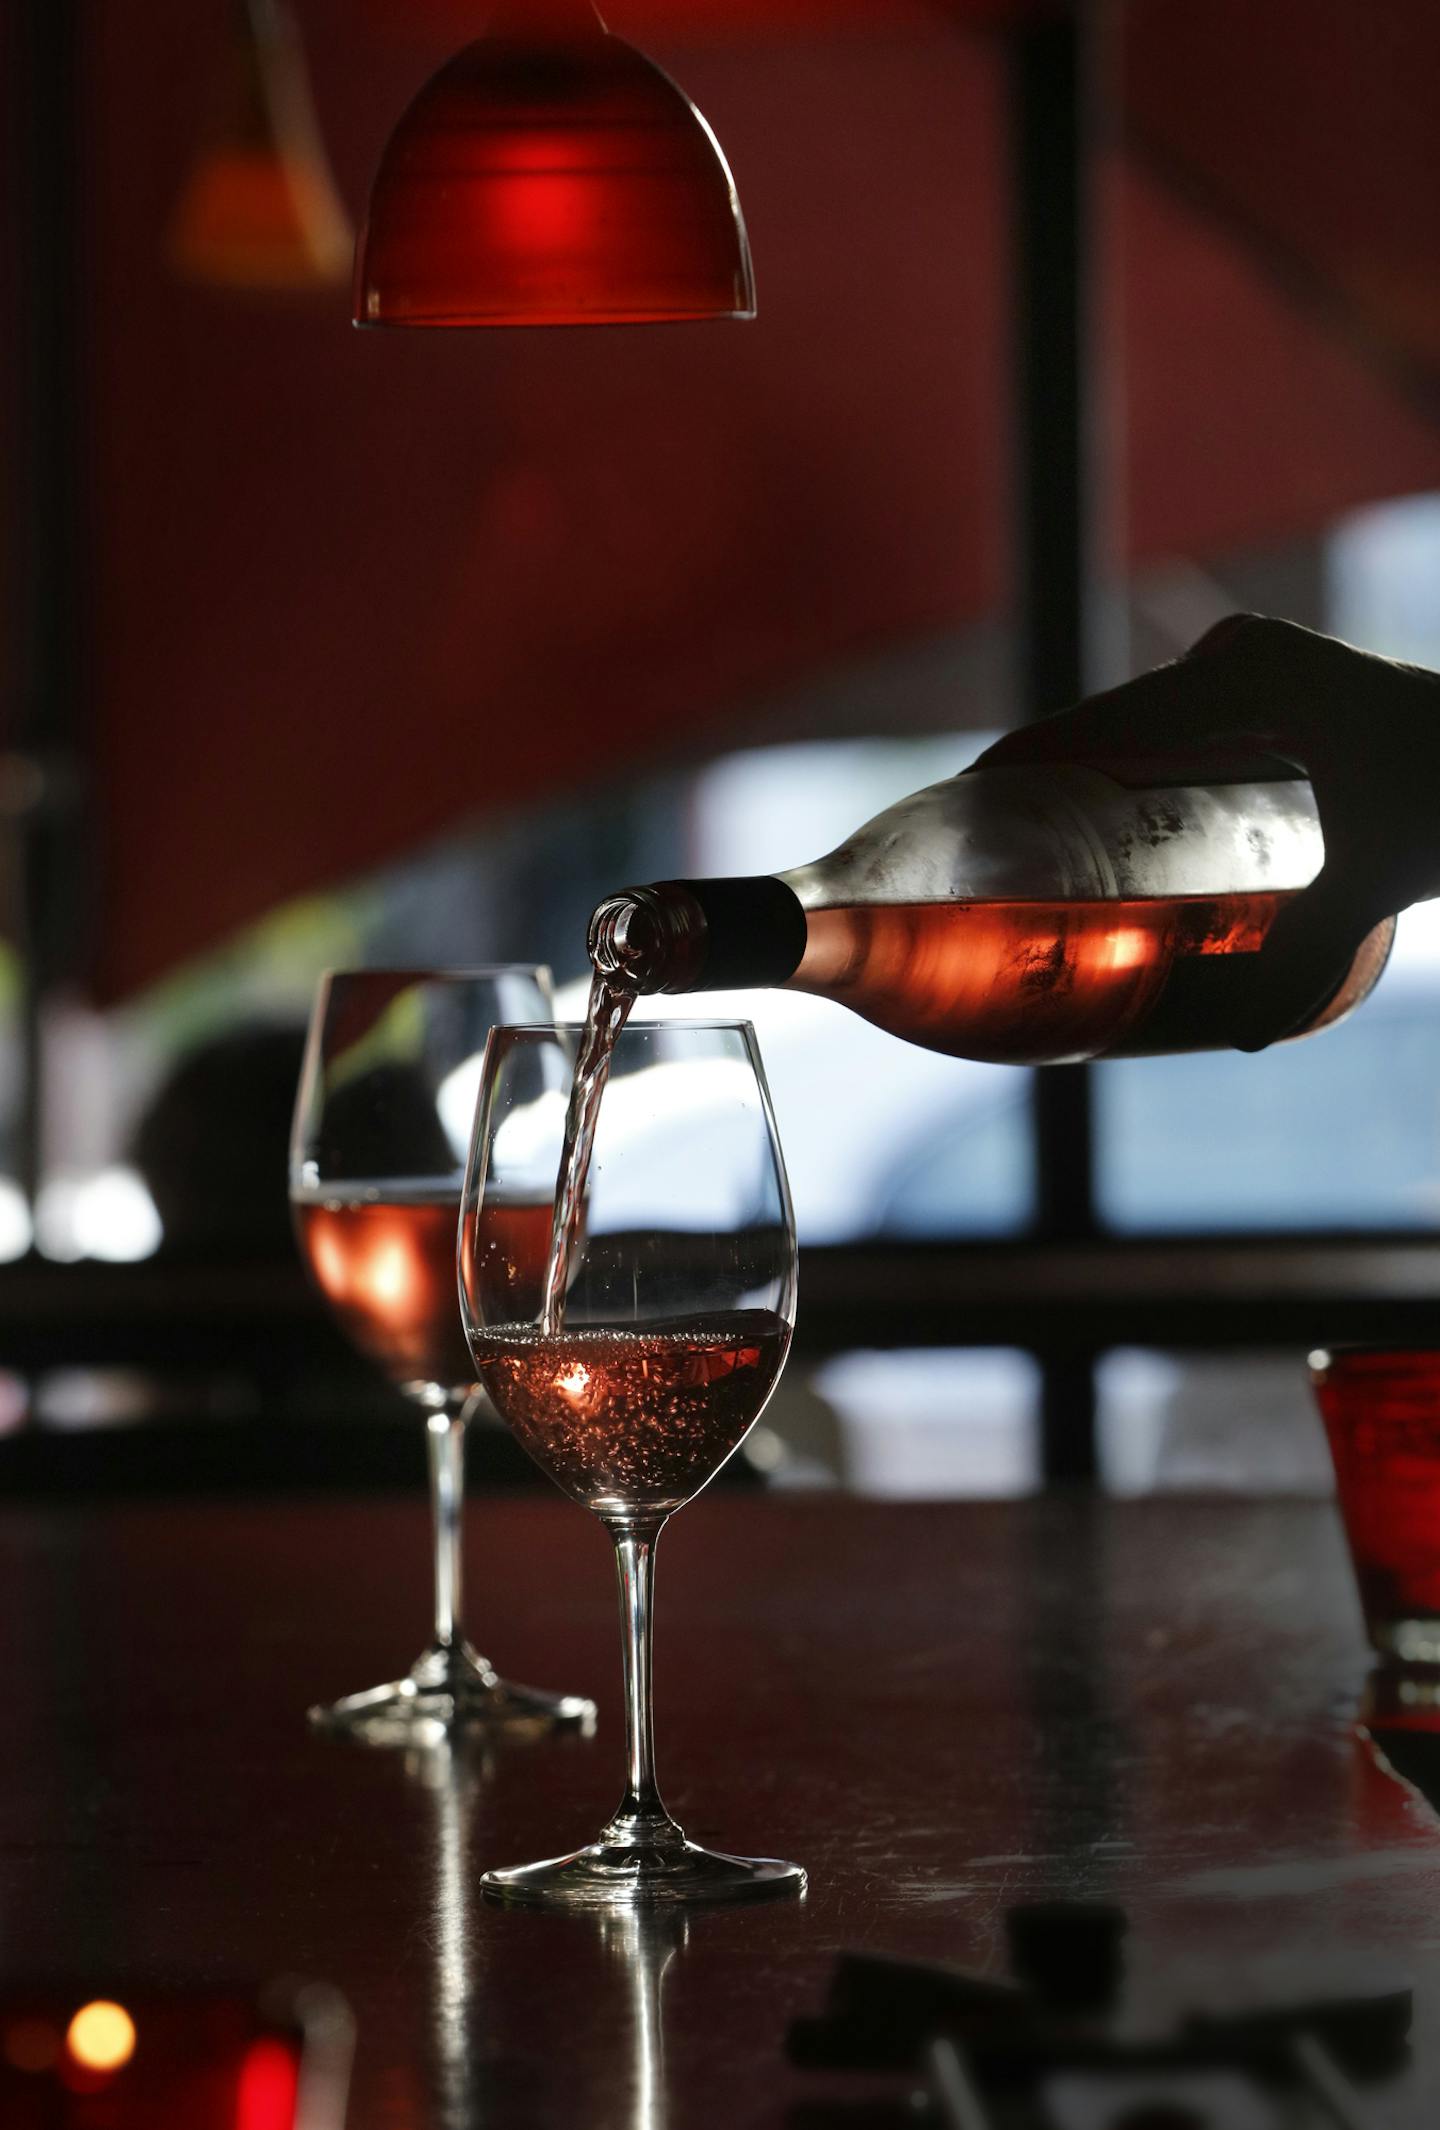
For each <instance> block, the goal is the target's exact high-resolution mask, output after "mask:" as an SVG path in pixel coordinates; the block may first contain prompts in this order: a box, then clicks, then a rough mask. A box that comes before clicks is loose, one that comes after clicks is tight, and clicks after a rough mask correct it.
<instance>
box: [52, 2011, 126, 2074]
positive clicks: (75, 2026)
mask: <svg viewBox="0 0 1440 2130" xmlns="http://www.w3.org/2000/svg"><path fill="white" fill-rule="evenodd" d="M65 2046H66V2048H67V2049H68V2050H69V2052H70V2054H71V2056H72V2057H73V2058H74V2060H75V2062H76V2063H78V2064H80V2065H81V2066H82V2067H83V2068H84V2069H85V2070H87V2071H120V2070H123V2069H124V2067H125V2065H126V2064H127V2063H129V2061H130V2059H131V2057H132V2056H133V2055H134V2054H135V2022H134V2020H133V2019H132V2018H131V2017H130V2014H129V2013H128V2012H127V2011H126V2009H125V2007H124V2005H123V2004H112V2003H110V2001H109V2000H108V1999H107V1998H103V1997H100V1998H96V2000H95V2002H94V2003H93V2004H83V2005H82V2006H81V2007H80V2009H79V2011H78V2012H77V2013H76V2014H75V2017H74V2018H73V2019H72V2020H71V2022H70V2024H69V2027H68V2028H67V2029H66V2033H65Z"/></svg>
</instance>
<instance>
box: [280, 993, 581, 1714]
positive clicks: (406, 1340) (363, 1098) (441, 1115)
mask: <svg viewBox="0 0 1440 2130" xmlns="http://www.w3.org/2000/svg"><path fill="white" fill-rule="evenodd" d="M552 1010H553V1009H552V1004H551V993H550V974H549V971H548V970H546V969H538V968H530V967H524V966H516V967H500V968H489V969H472V970H462V971H458V972H454V973H451V972H443V971H436V970H419V969H366V970H332V971H331V972H330V973H329V974H328V975H326V976H325V977H323V978H322V980H321V983H320V989H319V992H318V994H317V996H316V1000H315V1006H314V1010H313V1012H312V1014H311V1018H310V1034H309V1039H308V1041H307V1044H306V1048H305V1062H304V1066H303V1068H302V1071H301V1075H300V1089H299V1094H298V1096H297V1098H296V1105H295V1123H294V1130H293V1134H292V1138H291V1146H290V1203H291V1210H292V1213H293V1216H294V1221H295V1232H296V1236H297V1239H298V1241H299V1245H300V1253H301V1255H302V1257H303V1258H304V1259H305V1262H306V1265H307V1266H308V1268H309V1271H310V1274H311V1277H312V1278H313V1279H314V1281H315V1284H316V1286H317V1287H318V1288H319V1289H320V1292H321V1293H322V1294H323V1295H324V1297H325V1299H326V1301H327V1302H328V1303H329V1304H330V1307H331V1308H332V1309H333V1311H334V1313H335V1315H336V1317H337V1318H338V1319H339V1322H340V1325H341V1328H342V1329H343V1330H344V1331H345V1332H346V1334H347V1335H348V1337H349V1338H350V1339H351V1340H352V1341H353V1343H354V1344H355V1345H356V1346H358V1347H359V1349H360V1351H361V1352H362V1353H363V1354H365V1355H366V1356H367V1358H368V1359H370V1360H372V1361H373V1362H375V1364H376V1365H377V1367H379V1368H380V1369H381V1370H383V1372H384V1373H385V1374H386V1375H387V1376H388V1377H389V1378H390V1380H391V1382H392V1383H394V1384H395V1385H396V1387H397V1388H398V1389H399V1390H400V1391H401V1392H402V1393H403V1394H404V1396H405V1397H407V1398H409V1399H410V1400H411V1402H412V1403H413V1404H415V1405H417V1406H418V1407H419V1408H420V1410H421V1411H422V1412H423V1413H424V1414H425V1416H426V1437H425V1440H426V1447H427V1450H428V1452H429V1468H430V1501H431V1509H432V1513H433V1524H434V1547H435V1636H434V1640H433V1641H432V1642H431V1644H430V1646H429V1648H428V1649H426V1650H425V1651H424V1652H423V1653H422V1654H421V1655H420V1657H419V1658H417V1660H416V1662H415V1663H414V1665H412V1667H411V1669H410V1671H409V1673H408V1674H407V1676H406V1677H405V1678H403V1679H396V1680H392V1681H390V1682H388V1683H387V1684H386V1685H384V1686H375V1687H370V1688H367V1689H366V1690H365V1691H364V1692H362V1693H357V1694H348V1695H346V1697H345V1698H344V1699H343V1700H341V1701H336V1702H333V1703H330V1704H329V1705H327V1706H322V1707H318V1708H312V1709H311V1711H310V1717H311V1721H312V1722H314V1723H316V1724H319V1725H321V1726H323V1727H325V1728H328V1729H333V1730H342V1731H348V1732H351V1733H355V1734H357V1735H360V1736H362V1737H364V1738H367V1739H368V1740H370V1741H371V1742H372V1743H387V1742H390V1741H392V1740H394V1741H398V1742H405V1743H415V1742H417V1740H423V1739H424V1738H426V1737H430V1738H434V1737H437V1736H439V1735H443V1734H446V1733H448V1732H449V1731H451V1730H452V1729H459V1728H462V1727H465V1726H468V1725H480V1726H485V1727H492V1728H519V1729H527V1730H532V1731H534V1730H543V1729H546V1728H548V1727H549V1726H551V1725H553V1724H579V1725H583V1726H586V1727H588V1726H589V1725H590V1724H592V1723H593V1722H594V1719H595V1708H594V1703H593V1702H590V1701H586V1700H583V1699H581V1698H580V1697H579V1696H577V1695H573V1694H550V1693H542V1692H540V1691H539V1690H537V1689H535V1688H532V1687H525V1686H515V1685H512V1684H511V1683H510V1682H509V1681H508V1680H505V1679H501V1678H500V1677H499V1676H498V1674H497V1673H496V1672H495V1670H494V1668H493V1666H492V1665H491V1664H490V1663H489V1662H488V1661H487V1659H486V1658H484V1657H482V1656H480V1655H479V1654H478V1653H477V1651H476V1650H475V1649H473V1648H472V1647H471V1645H470V1643H469V1641H468V1640H467V1639H466V1636H465V1631H464V1628H463V1626H462V1624H461V1588H462V1578H461V1563H462V1549H463V1533H462V1513H461V1512H462V1508H463V1503H464V1489H465V1429H466V1423H467V1422H468V1421H469V1420H470V1419H471V1418H472V1417H473V1415H474V1413H475V1411H476V1409H477V1407H478V1406H480V1405H482V1404H483V1402H484V1394H483V1392H481V1391H480V1390H479V1389H478V1386H477V1384H476V1380H475V1370H474V1367H473V1366H472V1364H471V1360H470V1354H469V1351H468V1348H467V1347H466V1343H465V1338H464V1334H463V1331H462V1328H461V1323H460V1308H459V1301H458V1297H457V1294H456V1284H455V1236H456V1230H457V1226H458V1221H459V1212H460V1193H461V1185H462V1182H463V1180H464V1173H465V1152H466V1147H467V1144H468V1141H469V1134H470V1121H471V1118H472V1116H473V1114H474V1107H475V1096H476V1090H477V1087H478V1083H479V1077H480V1062H481V1055H482V1052H483V1050H484V1046H485V1038H486V1036H487V1035H488V1033H489V1031H490V1029H491V1027H492V1026H493V1024H494V1023H495V1022H496V1021H498V1020H502V1019H504V1018H505V1017H506V1016H507V1015H509V1016H510V1017H511V1018H524V1019H527V1020H533V1019H534V1018H535V1016H536V1015H537V1014H541V1015H543V1014H548V1013H550V1012H551V1011H552ZM551 1195H552V1193H551V1188H550V1187H548V1186H547V1188H546V1189H545V1190H544V1191H543V1192H541V1193H540V1194H539V1196H538V1197H537V1198H532V1199H530V1200H528V1201H526V1200H512V1201H511V1202H510V1203H508V1204H507V1205H506V1206H505V1207H504V1208H503V1209H502V1208H501V1207H499V1206H497V1207H496V1208H495V1211H494V1221H495V1223H496V1225H497V1229H498V1227H499V1226H500V1225H503V1226H504V1228H505V1232H506V1234H507V1236H508V1238H509V1249H510V1255H509V1259H508V1262H509V1264H510V1267H511V1278H512V1283H513V1291H514V1293H515V1296H516V1302H517V1306H519V1305H520V1304H521V1303H525V1304H527V1305H528V1303H529V1302H530V1300H531V1299H532V1298H533V1293H538V1291H539V1282H540V1279H541V1277H542V1275H543V1271H544V1265H545V1258H546V1250H547V1245H548V1239H549V1232H550V1206H551Z"/></svg>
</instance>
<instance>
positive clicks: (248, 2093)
mask: <svg viewBox="0 0 1440 2130" xmlns="http://www.w3.org/2000/svg"><path fill="white" fill-rule="evenodd" d="M299 2090H300V2066H299V2062H298V2060H297V2058H296V2055H295V2051H294V2050H293V2048H289V2047H287V2045H286V2044H285V2043H284V2042H283V2041H276V2040H274V2039H273V2038H272V2039H266V2040H262V2041H254V2042H252V2043H251V2044H250V2047H249V2048H248V2049H247V2050H246V2052H245V2059H244V2061H243V2063H242V2064H241V2066H240V2082H239V2086H238V2088H237V2092H236V2102H235V2130H295V2104H296V2100H297V2098H298V2096H299Z"/></svg>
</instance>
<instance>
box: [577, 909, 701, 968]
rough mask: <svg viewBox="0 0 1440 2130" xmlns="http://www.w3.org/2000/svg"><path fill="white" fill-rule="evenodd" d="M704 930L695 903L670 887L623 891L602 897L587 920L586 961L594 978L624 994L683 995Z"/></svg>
mask: <svg viewBox="0 0 1440 2130" xmlns="http://www.w3.org/2000/svg"><path fill="white" fill-rule="evenodd" d="M704 930H705V919H704V915H703V912H702V911H701V909H700V907H699V905H698V903H696V902H695V900H694V898H693V897H692V896H690V895H687V894H686V893H685V892H684V891H683V890H681V889H677V887H676V886H675V885H674V884H673V883H670V884H667V885H666V886H665V887H637V888H622V889H621V890H620V892H619V893H618V894H615V895H607V896H606V898H605V900H604V901H603V902H602V903H601V904H600V906H599V908H598V909H597V910H596V912H595V914H594V916H593V917H592V918H591V919H590V930H589V934H588V937H587V945H588V947H589V950H590V961H591V964H592V966H593V967H594V969H595V970H596V971H597V973H598V974H599V975H601V976H603V977H605V978H606V979H607V980H608V981H609V982H611V983H614V984H621V985H624V986H625V988H626V989H628V990H634V991H671V990H684V989H686V988H688V985H687V979H688V978H689V977H690V976H691V975H692V974H693V970H692V967H691V965H692V963H693V962H694V960H695V949H696V945H697V943H698V940H699V939H700V938H702V937H703V935H704Z"/></svg>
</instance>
